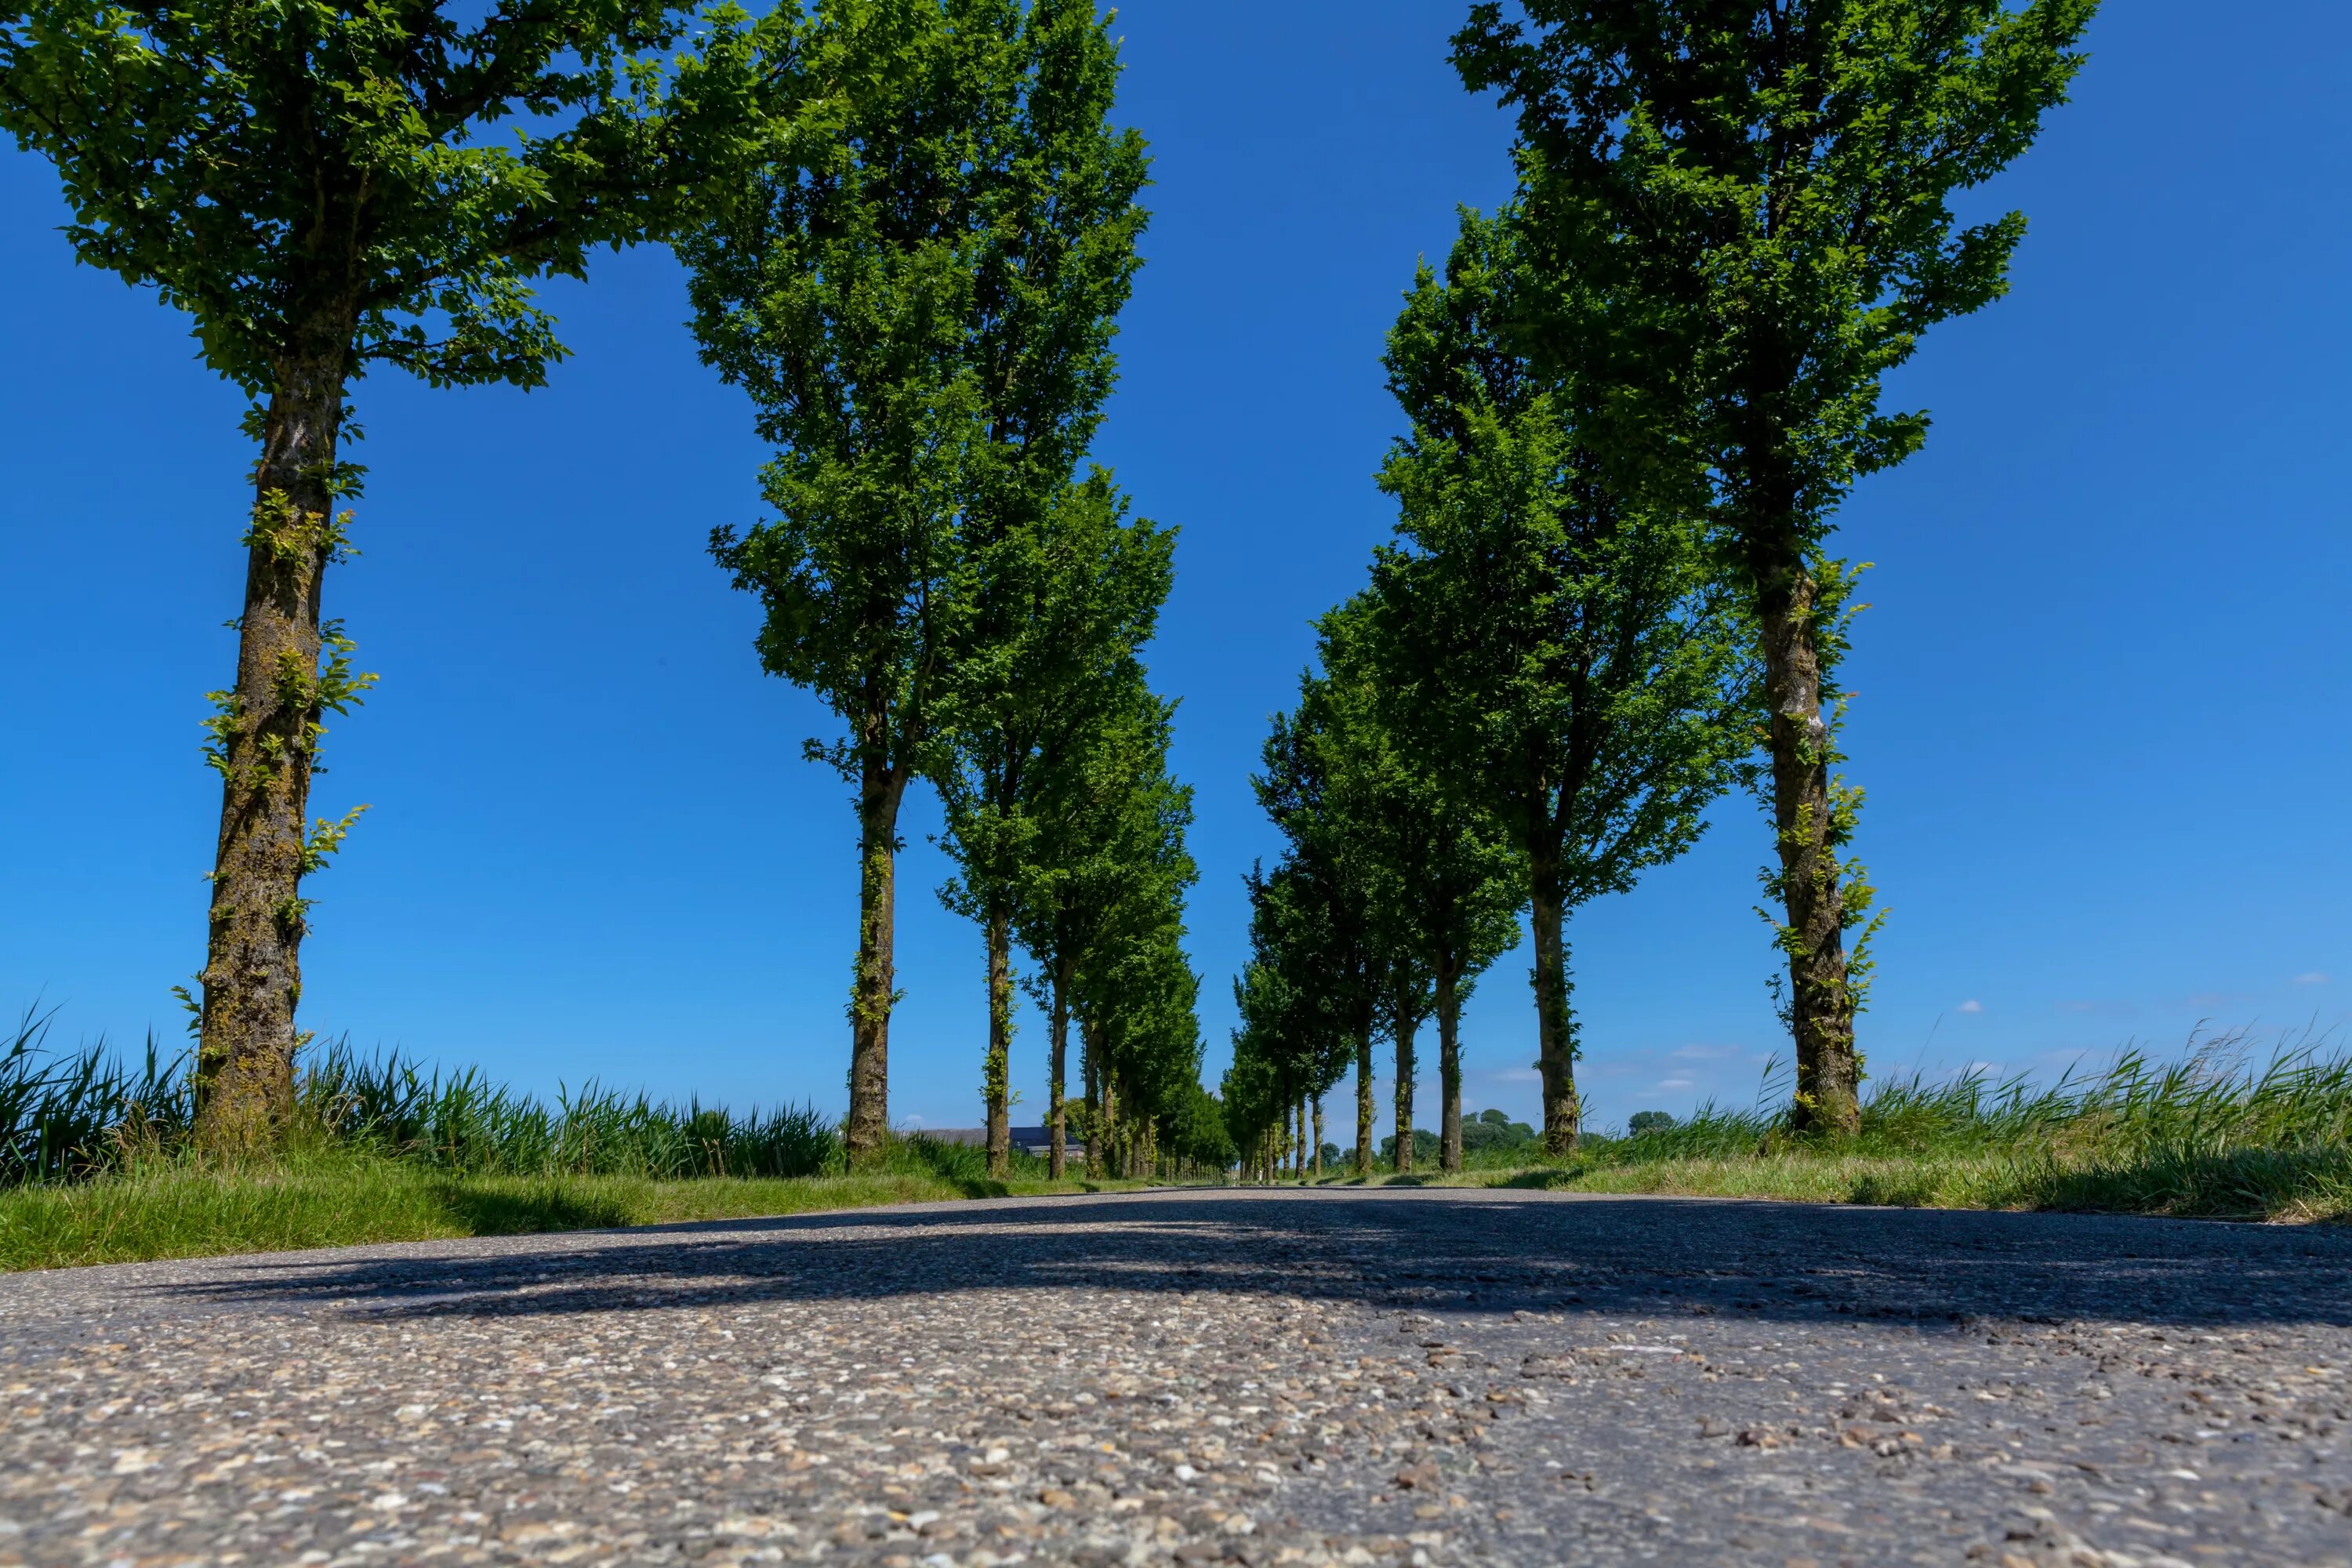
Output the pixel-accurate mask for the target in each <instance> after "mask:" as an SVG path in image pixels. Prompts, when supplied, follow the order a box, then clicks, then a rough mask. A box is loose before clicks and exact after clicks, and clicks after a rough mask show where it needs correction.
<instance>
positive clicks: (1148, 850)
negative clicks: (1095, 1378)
mask: <svg viewBox="0 0 2352 1568" xmlns="http://www.w3.org/2000/svg"><path fill="white" fill-rule="evenodd" d="M1080 696H1081V698H1082V700H1081V701H1080V703H1079V704H1078V706H1077V709H1076V712H1075V713H1073V714H1072V715H1070V718H1071V722H1068V723H1066V724H1058V725H1055V726H1053V727H1052V728H1051V729H1049V731H1047V733H1046V737H1045V743H1044V745H1043V747H1042V748H1041V750H1040V752H1039V753H1038V755H1037V757H1036V760H1035V764H1034V772H1033V773H1032V774H1031V775H1030V777H1029V779H1028V781H1027V784H1026V785H1025V786H1024V788H1025V799H1024V815H1023V823H1024V837H1023V847H1022V851H1021V861H1020V874H1019V876H1018V877H1017V878H1016V879H1014V880H1013V931H1014V934H1015V935H1016V936H1018V938H1019V939H1020V942H1021V945H1022V946H1023V948H1024V949H1025V950H1026V951H1027V952H1028V953H1029V955H1030V957H1031V958H1032V959H1034V961H1035V963H1036V965H1037V969H1036V973H1035V974H1034V977H1033V981H1032V990H1033V992H1034V994H1036V995H1037V997H1038V1000H1039V1001H1040V1002H1042V1003H1043V1005H1045V1017H1046V1028H1047V1035H1046V1058H1045V1059H1046V1082H1045V1091H1046V1101H1045V1124H1046V1129H1047V1136H1048V1139H1049V1152H1048V1156H1047V1158H1048V1168H1049V1170H1050V1171H1051V1173H1052V1174H1053V1175H1054V1176H1055V1178H1056V1179H1057V1180H1058V1179H1059V1178H1060V1177H1061V1175H1062V1174H1063V1173H1064V1171H1065V1170H1066V1168H1067V1160H1068V1153H1067V1149H1068V1113H1069V1105H1068V1083H1069V1077H1068V1066H1069V1041H1070V1020H1071V1017H1072V1015H1073V1009H1074V1007H1075V1005H1076V997H1077V986H1078V981H1079V977H1080V974H1081V973H1082V972H1084V971H1085V970H1087V968H1089V967H1090V966H1093V965H1095V963H1096V956H1097V955H1098V954H1103V953H1108V952H1113V951H1115V950H1117V949H1118V947H1119V946H1121V945H1122V944H1125V943H1128V942H1133V941H1136V940H1139V937H1140V936H1141V935H1142V934H1143V933H1144V932H1147V931H1150V929H1151V928H1152V927H1153V925H1154V924H1155V922H1156V921H1158V920H1159V918H1160V915H1161V913H1162V912H1163V911H1164V910H1167V909H1168V908H1169V907H1170V906H1171V903H1172V902H1173V900H1176V899H1177V898H1179V897H1180V896H1181V889H1183V888H1184V887H1186V886H1188V885H1190V883H1191V881H1192V877H1193V875H1194V872H1193V868H1192V858H1191V856H1190V855H1189V854H1188V853H1187V852H1186V850H1185V848H1184V833H1185V829H1186V828H1187V827H1188V826H1190V825H1191V823H1192V791H1191V790H1190V789H1189V788H1187V787H1185V786H1184V785H1182V784H1178V783H1176V782H1175V781H1174V780H1173V779H1172V778H1171V777H1170V776H1169V773H1168V746H1169V739H1170V721H1171V716H1172V714H1173V712H1174V707H1175V705H1174V704H1173V703H1172V702H1168V701H1165V700H1161V699H1160V698H1159V697H1156V696H1154V695H1153V694H1152V692H1151V689H1150V687H1149V686H1148V685H1147V684H1146V682H1145V679H1144V674H1143V669H1142V667H1141V666H1140V665H1139V664H1138V663H1136V662H1135V661H1134V660H1133V659H1131V658H1130V659H1129V660H1127V661H1125V662H1124V663H1123V664H1122V665H1121V666H1120V667H1119V668H1118V670H1117V671H1116V672H1115V674H1114V675H1113V676H1112V677H1111V678H1109V679H1106V680H1105V681H1104V683H1103V684H1102V686H1101V687H1099V688H1097V689H1089V690H1087V691H1085V692H1083V693H1081V694H1080ZM1087 1065H1089V1066H1091V1065H1094V1064H1092V1063H1091V1061H1090V1062H1089V1063H1088V1064H1087ZM1099 1087H1100V1086H1099V1084H1097V1086H1096V1090H1097V1093H1098V1092H1099ZM1086 1103H1087V1105H1089V1106H1091V1105H1093V1104H1094V1103H1095V1098H1094V1096H1093V1095H1089V1096H1087V1100H1086Z"/></svg>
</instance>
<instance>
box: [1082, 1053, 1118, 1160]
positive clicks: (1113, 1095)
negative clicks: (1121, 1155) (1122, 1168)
mask: <svg viewBox="0 0 2352 1568" xmlns="http://www.w3.org/2000/svg"><path fill="white" fill-rule="evenodd" d="M1096 1071H1097V1074H1098V1075H1099V1076H1100V1077H1101V1079H1102V1106H1101V1110H1100V1113H1099V1114H1098V1115H1097V1117H1096V1118H1095V1131H1096V1132H1097V1133H1098V1134H1099V1135H1100V1136H1101V1139H1102V1168H1103V1173H1104V1174H1106V1175H1108V1174H1111V1173H1115V1172H1116V1171H1117V1170H1118V1165H1116V1164H1114V1163H1113V1156H1114V1153H1115V1152H1116V1151H1117V1149H1118V1086H1117V1085H1116V1084H1114V1083H1112V1082H1111V1075H1110V1068H1109V1067H1108V1064H1106V1065H1105V1066H1103V1067H1100V1068H1097V1069H1096ZM1094 1145H1095V1141H1094V1140H1093V1139H1091V1138H1090V1139H1088V1140H1087V1149H1088V1150H1089V1151H1091V1150H1092V1149H1093V1148H1094Z"/></svg>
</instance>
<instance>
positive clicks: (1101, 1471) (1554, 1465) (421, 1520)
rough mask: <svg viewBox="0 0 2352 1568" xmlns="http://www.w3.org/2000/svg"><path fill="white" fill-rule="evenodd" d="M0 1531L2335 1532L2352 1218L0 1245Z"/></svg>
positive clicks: (934, 1560) (1246, 1205) (1666, 1218)
mask: <svg viewBox="0 0 2352 1568" xmlns="http://www.w3.org/2000/svg"><path fill="white" fill-rule="evenodd" d="M0 1330H4V1331H5V1339H0V1568H16V1565H20V1564H22V1565H33V1564H39V1565H48V1564H84V1563H88V1564H115V1563H121V1564H131V1565H136V1568H146V1565H149V1564H173V1563H184V1564H199V1563H201V1564H226V1563H251V1564H257V1565H267V1568H275V1565H277V1564H330V1565H331V1564H343V1563H354V1564H356V1563H368V1564H385V1563H702V1564H712V1565H718V1564H735V1563H802V1562H812V1561H822V1562H826V1563H856V1564H867V1563H872V1564H889V1565H893V1568H899V1565H903V1568H917V1565H922V1568H988V1565H991V1564H996V1565H1004V1564H1010V1563H1035V1564H1061V1563H1072V1564H1081V1565H1091V1564H1109V1563H1171V1562H1172V1563H1221V1562H1234V1563H1252V1564H1268V1563H1301V1564H1323V1563H1348V1564H1362V1563H1382V1564H1401V1563H1414V1564H1442V1563H1464V1564H1471V1563H1475V1564H1488V1563H1495V1564H1545V1565H1549V1564H1556V1563H1570V1562H1573V1563H1633V1562H1656V1563H1666V1564H1683V1563H1761V1564H1769V1568H1807V1565H1810V1568H1838V1565H1844V1564H1854V1565H1862V1564H1876V1563H1937V1564H1957V1565H1960V1568H1968V1565H1971V1564H1982V1565H1984V1568H2021V1565H2022V1568H2136V1565H2137V1568H2180V1565H2181V1564H2184V1563H2191V1564H2200V1565H2202V1564H2241V1563H2247V1564H2253V1563H2262V1564H2272V1563H2275V1564H2282V1565H2286V1564H2292V1565H2294V1568H2332V1565H2339V1564H2341V1565H2347V1568H2352V1231H2347V1230H2344V1229H2338V1228H2325V1227H2312V1228H2288V1227H2281V1226H2224V1225H2212V1224H2196V1223H2184V1222H2171V1221H2161V1220H2146V1219H2125V1218H2104V1217H2089V1216H2077V1215H1986V1214H1964V1213H1950V1212H1937V1211H1903V1210H1885V1209H1859V1208H1821V1207H1812V1206H1802V1205H1767V1204H1755V1203H1736V1202H1719V1201H1707V1200H1688V1199H1664V1198H1618V1197H1595V1196H1585V1195H1577V1194H1541V1193H1497V1192H1487V1191H1473V1190H1448V1189H1418V1190H1414V1189H1398V1188H1391V1189H1385V1190H1372V1191H1350V1190H1345V1189H1342V1190H1338V1191H1331V1190H1324V1191H1317V1192H1298V1191H1290V1190H1265V1189H1249V1188H1235V1189H1219V1190H1206V1191H1204V1190H1198V1189H1195V1190H1187V1191H1176V1192H1167V1193H1156V1194H1136V1195H1125V1196H1104V1197H1087V1198H1045V1199H1014V1200H1007V1201H1003V1202H995V1203H978V1204H960V1205H926V1206H919V1207H910V1208H904V1209H896V1210H887V1211H877V1210H866V1211H860V1212H856V1213H851V1214H842V1215H811V1216H801V1217H796V1218H792V1219H780V1220H771V1221H730V1222H721V1223H717V1224H710V1225H698V1226H663V1227H656V1228H653V1229H646V1230H634V1231H618V1232H602V1233H596V1234H593V1235H585V1236H576V1235H575V1236H558V1237H510V1238H498V1239H490V1240H479V1241H467V1242H437V1243H422V1244H416V1245H412V1246H400V1247H364V1248H354V1249H348V1250H341V1251H334V1252H318V1253H302V1254H289V1255H279V1256H275V1257H268V1258H227V1259H216V1260H211V1261H206V1262H201V1263H187V1264H145V1265H136V1266H130V1267H123V1268H95V1269H77V1270H64V1271H59V1272H57V1273H50V1274H30V1275H17V1276H13V1277H9V1278H6V1279H0Z"/></svg>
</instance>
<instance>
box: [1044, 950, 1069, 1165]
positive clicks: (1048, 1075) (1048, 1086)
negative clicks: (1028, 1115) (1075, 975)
mask: <svg viewBox="0 0 2352 1568" xmlns="http://www.w3.org/2000/svg"><path fill="white" fill-rule="evenodd" d="M1053 989H1054V998H1053V1007H1052V1011H1051V1015H1050V1021H1049V1023H1048V1025H1047V1028H1048V1031H1049V1034H1050V1037H1049V1038H1048V1040H1047V1041H1046V1059H1045V1131H1046V1137H1047V1138H1048V1139H1049V1140H1050V1141H1051V1144H1050V1148H1049V1150H1048V1152H1047V1154H1046V1163H1045V1170H1046V1173H1047V1174H1048V1175H1050V1176H1052V1177H1053V1179H1054V1180H1055V1181H1057V1182H1058V1181H1060V1180H1061V1179H1062V1178H1063V1176H1064V1174H1065V1173H1066V1172H1067V1171H1068V1170H1069V1163H1070V1152H1069V1131H1068V1126H1067V1123H1068V1113H1067V1111H1066V1110H1065V1109H1064V1107H1063V1104H1062V1095H1063V1091H1064V1088H1065V1086H1066V1083H1067V1081H1068V1080H1067V1072H1068V1068H1069V1058H1070V963H1069V961H1068V960H1067V959H1064V960H1063V961H1062V962H1061V963H1059V964H1057V965H1055V969H1054V979H1053Z"/></svg>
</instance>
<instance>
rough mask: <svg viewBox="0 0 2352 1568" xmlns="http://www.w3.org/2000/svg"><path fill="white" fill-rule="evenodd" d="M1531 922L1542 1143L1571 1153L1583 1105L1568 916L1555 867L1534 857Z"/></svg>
mask: <svg viewBox="0 0 2352 1568" xmlns="http://www.w3.org/2000/svg"><path fill="white" fill-rule="evenodd" d="M1530 890H1531V892H1532V895H1533V896H1532V897H1531V898H1530V899H1529V900H1528V902H1529V903H1530V905H1531V906H1532V910H1533V920H1532V923H1533V925H1534V927H1535V948H1536V967H1535V993H1536V1038H1537V1042H1538V1058H1537V1063H1536V1065H1537V1067H1538V1068H1539V1069H1540V1070H1541V1071H1542V1074H1543V1112H1544V1131H1543V1136H1544V1148H1545V1149H1546V1150H1547V1151H1548V1152H1551V1153H1554V1154H1568V1153H1572V1152H1575V1149H1576V1138H1577V1131H1578V1125H1579V1122H1580V1120H1581V1111H1582V1107H1581V1106H1580V1104H1579V1103H1578V1100H1577V1098H1576V1021H1575V1015H1574V1013H1573V1012H1572V1011H1571V1010H1570V1005H1569V979H1568V943H1567V941H1566V933H1565V931H1564V927H1565V924H1566V921H1567V915H1566V912H1565V910H1563V909H1562V907H1561V902H1562V900H1561V895H1560V886H1559V871H1558V868H1556V867H1554V866H1551V865H1549V864H1548V863H1546V862H1544V861H1541V860H1538V862H1537V864H1536V866H1535V868H1534V876H1533V878H1532V879H1531V882H1530Z"/></svg>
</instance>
